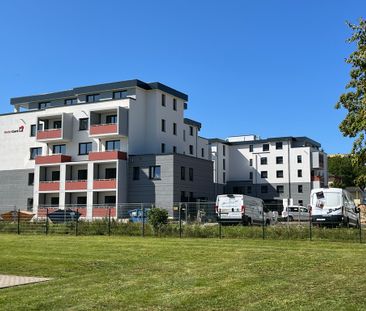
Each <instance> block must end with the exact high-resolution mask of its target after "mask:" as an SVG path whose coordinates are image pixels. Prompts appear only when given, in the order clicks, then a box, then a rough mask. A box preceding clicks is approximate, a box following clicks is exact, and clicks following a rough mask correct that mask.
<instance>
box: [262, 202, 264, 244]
mask: <svg viewBox="0 0 366 311" xmlns="http://www.w3.org/2000/svg"><path fill="white" fill-rule="evenodd" d="M262 239H263V240H264V208H263V209H262Z"/></svg>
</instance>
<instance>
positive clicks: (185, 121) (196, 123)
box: [184, 118, 202, 130]
mask: <svg viewBox="0 0 366 311" xmlns="http://www.w3.org/2000/svg"><path fill="white" fill-rule="evenodd" d="M184 123H185V124H188V125H192V126H195V127H198V130H200V129H201V127H202V124H201V123H200V122H198V121H194V120H192V119H188V118H184Z"/></svg>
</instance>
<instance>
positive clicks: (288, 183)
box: [209, 135, 328, 207]
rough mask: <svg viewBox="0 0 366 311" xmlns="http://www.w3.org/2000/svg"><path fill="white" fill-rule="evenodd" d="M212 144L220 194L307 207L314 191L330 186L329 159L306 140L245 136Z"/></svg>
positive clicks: (212, 141)
mask: <svg viewBox="0 0 366 311" xmlns="http://www.w3.org/2000/svg"><path fill="white" fill-rule="evenodd" d="M209 141H210V145H211V153H212V160H213V161H214V182H215V192H216V193H217V194H219V193H223V192H225V193H242V194H247V195H250V196H255V197H260V198H262V199H263V200H264V201H265V202H267V203H268V204H272V205H273V206H276V205H278V206H279V207H281V206H282V204H283V199H292V202H293V204H295V205H307V204H309V197H310V191H311V189H313V188H319V187H324V186H326V185H327V183H328V173H327V155H326V154H325V153H324V152H323V151H321V148H320V147H321V145H320V144H319V143H318V142H315V141H314V140H311V139H309V138H307V137H275V138H268V139H260V138H259V137H258V136H256V135H242V136H233V137H229V138H227V139H226V140H222V139H210V140H209Z"/></svg>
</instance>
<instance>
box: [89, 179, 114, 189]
mask: <svg viewBox="0 0 366 311" xmlns="http://www.w3.org/2000/svg"><path fill="white" fill-rule="evenodd" d="M116 186H117V181H116V179H96V180H94V182H93V188H94V189H116Z"/></svg>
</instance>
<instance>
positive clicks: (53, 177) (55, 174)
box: [51, 171, 60, 181]
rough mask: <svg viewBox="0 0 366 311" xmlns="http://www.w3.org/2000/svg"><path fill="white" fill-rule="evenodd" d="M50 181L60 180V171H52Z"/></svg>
mask: <svg viewBox="0 0 366 311" xmlns="http://www.w3.org/2000/svg"><path fill="white" fill-rule="evenodd" d="M51 180H52V181H58V180H60V171H53V172H52V173H51Z"/></svg>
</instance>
